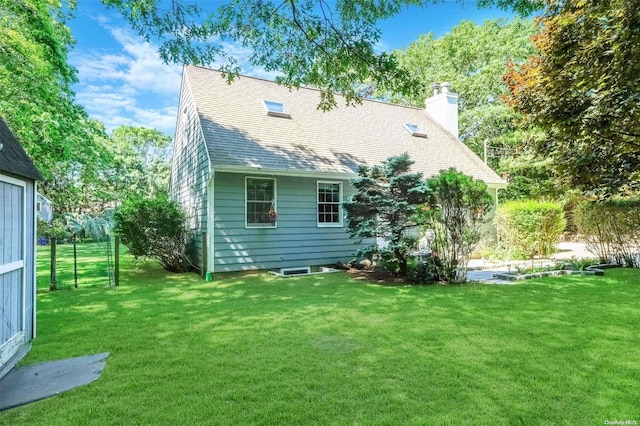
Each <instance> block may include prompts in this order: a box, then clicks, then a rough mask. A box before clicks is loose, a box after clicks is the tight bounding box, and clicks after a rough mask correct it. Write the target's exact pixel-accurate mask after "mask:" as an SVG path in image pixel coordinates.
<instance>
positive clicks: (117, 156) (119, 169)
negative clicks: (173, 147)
mask: <svg viewBox="0 0 640 426" xmlns="http://www.w3.org/2000/svg"><path fill="white" fill-rule="evenodd" d="M170 142H171V138H170V137H169V136H167V135H165V134H164V133H162V132H161V131H159V130H156V129H149V128H145V127H131V126H121V127H118V128H116V129H115V130H114V131H113V132H112V133H111V135H110V136H109V151H110V152H111V154H112V155H113V162H112V164H111V167H109V168H108V169H107V170H105V171H104V174H103V176H104V178H105V181H104V182H103V185H102V189H103V192H105V194H104V196H105V197H110V198H109V201H115V200H118V201H122V200H124V199H126V198H130V197H133V196H140V197H142V196H155V195H156V194H158V193H167V192H168V191H169V174H170V172H171V163H170V157H171V152H170Z"/></svg>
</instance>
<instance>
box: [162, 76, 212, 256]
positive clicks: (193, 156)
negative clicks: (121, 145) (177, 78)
mask: <svg viewBox="0 0 640 426" xmlns="http://www.w3.org/2000/svg"><path fill="white" fill-rule="evenodd" d="M180 99H181V102H180V110H179V115H178V119H177V123H176V135H175V138H174V147H173V162H172V165H171V198H172V199H173V200H176V201H177V202H178V203H180V205H181V206H182V208H183V209H184V211H185V213H186V215H187V226H188V229H189V233H190V239H191V245H192V250H191V253H190V254H191V256H190V257H191V259H190V261H191V262H192V263H193V264H194V265H196V266H197V267H202V266H203V259H202V233H203V232H206V230H207V196H208V194H207V187H208V183H209V179H210V175H211V174H210V169H209V155H208V153H207V149H206V146H205V142H204V137H203V135H202V129H201V126H200V120H199V117H198V112H197V109H196V106H195V104H194V102H193V97H192V96H191V92H190V88H189V84H188V82H186V81H183V84H182V89H181V94H180Z"/></svg>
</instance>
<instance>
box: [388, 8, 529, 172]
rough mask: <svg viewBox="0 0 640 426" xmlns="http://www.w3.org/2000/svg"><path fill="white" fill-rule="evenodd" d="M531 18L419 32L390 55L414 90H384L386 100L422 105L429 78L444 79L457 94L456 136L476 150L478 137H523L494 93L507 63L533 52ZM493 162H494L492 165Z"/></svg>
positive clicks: (507, 143)
mask: <svg viewBox="0 0 640 426" xmlns="http://www.w3.org/2000/svg"><path fill="white" fill-rule="evenodd" d="M535 31H536V27H535V25H534V23H533V21H532V20H522V19H515V20H513V21H510V22H508V21H506V20H493V21H491V20H487V21H485V22H484V23H483V24H482V25H476V24H474V23H473V22H471V21H462V22H461V23H460V24H458V25H456V26H455V27H454V28H453V29H452V30H451V32H449V33H447V34H445V35H444V36H442V37H440V38H438V39H436V38H435V37H434V35H433V34H432V33H429V34H424V35H422V36H420V37H419V38H418V39H417V40H416V41H414V42H413V43H411V45H409V46H408V47H407V48H406V49H402V50H398V51H396V52H394V53H395V55H396V56H397V57H398V59H399V63H400V64H401V65H402V66H403V67H404V69H406V70H407V71H408V72H409V74H410V75H411V76H412V77H413V78H415V79H416V80H417V81H419V84H420V89H419V90H418V92H419V93H418V94H417V95H413V96H404V95H402V94H392V93H384V92H382V91H380V90H377V95H379V96H383V97H387V98H389V99H390V100H392V101H395V102H400V103H405V104H410V105H413V106H416V107H424V100H425V98H427V97H429V96H431V90H432V89H431V84H432V83H433V82H434V81H438V82H440V81H448V82H450V83H451V87H452V90H453V91H454V92H457V93H458V94H459V96H460V97H459V101H458V102H459V104H458V107H459V111H460V116H459V128H460V138H461V139H462V140H463V141H464V142H465V143H466V144H467V146H469V147H470V148H471V149H472V150H473V151H475V152H476V153H477V154H479V155H482V154H483V142H484V140H488V141H489V144H490V145H491V146H493V147H498V148H502V149H504V148H510V147H513V146H514V145H517V144H520V143H521V142H522V140H523V139H525V138H526V135H524V134H523V133H522V132H521V131H519V130H518V128H517V127H516V125H515V118H516V116H517V114H516V113H515V112H514V111H513V109H512V108H510V107H508V106H507V105H506V104H505V103H504V102H503V101H502V100H501V99H500V96H501V95H504V94H506V93H507V92H508V90H507V85H506V84H505V82H504V80H503V76H504V74H505V73H506V71H507V68H506V66H507V65H506V64H507V63H508V62H513V63H523V62H525V61H526V60H527V59H528V58H529V56H531V55H532V54H534V53H535V48H534V45H533V43H532V42H531V36H532V35H533V34H535ZM494 166H495V165H494Z"/></svg>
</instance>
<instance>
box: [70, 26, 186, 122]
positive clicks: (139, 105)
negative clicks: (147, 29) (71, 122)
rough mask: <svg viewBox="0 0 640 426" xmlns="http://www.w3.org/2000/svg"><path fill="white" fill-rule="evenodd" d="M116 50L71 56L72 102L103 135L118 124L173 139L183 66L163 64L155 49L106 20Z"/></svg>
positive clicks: (75, 53)
mask: <svg viewBox="0 0 640 426" xmlns="http://www.w3.org/2000/svg"><path fill="white" fill-rule="evenodd" d="M96 21H97V22H98V23H99V24H100V25H101V26H102V27H103V28H105V29H107V30H108V32H109V34H110V35H111V37H113V40H114V41H115V43H111V44H114V46H115V48H114V49H111V50H109V51H106V50H104V49H91V50H85V51H82V52H74V53H73V54H72V55H71V57H70V62H71V63H72V64H73V65H74V66H75V67H76V68H77V69H78V77H79V81H80V82H79V84H78V85H77V86H76V87H75V90H76V100H77V101H78V102H79V103H80V104H81V105H83V106H84V107H85V108H86V109H87V111H88V113H89V115H90V117H92V118H94V119H96V120H99V121H101V122H102V123H103V124H104V125H105V127H106V128H107V130H108V131H111V130H113V129H114V128H116V127H118V126H122V125H131V126H145V127H151V128H157V129H158V130H161V131H163V132H164V133H167V134H170V135H171V134H173V132H174V128H175V119H176V113H177V108H178V101H179V99H178V97H179V91H180V79H181V75H182V67H180V66H176V65H166V64H164V63H162V61H161V60H160V58H159V57H158V54H157V48H156V47H155V46H153V45H152V44H150V43H148V42H146V41H144V40H142V39H141V38H139V37H136V36H135V35H134V34H132V33H131V32H129V31H127V30H126V29H123V28H120V27H114V26H110V25H109V24H108V20H107V19H105V18H97V19H96Z"/></svg>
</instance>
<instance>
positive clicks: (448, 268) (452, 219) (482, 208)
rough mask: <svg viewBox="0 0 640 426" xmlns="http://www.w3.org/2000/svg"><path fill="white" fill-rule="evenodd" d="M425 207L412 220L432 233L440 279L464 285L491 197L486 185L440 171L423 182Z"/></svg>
mask: <svg viewBox="0 0 640 426" xmlns="http://www.w3.org/2000/svg"><path fill="white" fill-rule="evenodd" d="M427 187H428V188H429V192H430V194H429V199H428V204H427V205H426V206H424V207H423V208H422V209H421V210H420V211H419V212H418V213H417V215H416V216H415V218H414V220H415V221H416V222H417V223H419V224H420V225H421V226H422V227H423V228H426V229H433V230H434V231H435V242H434V246H435V253H434V256H437V258H438V259H439V262H440V263H441V265H439V269H441V272H440V274H439V275H441V276H442V277H443V278H444V279H446V280H448V281H452V282H465V281H466V278H467V263H468V261H469V258H470V257H471V253H472V252H473V250H474V249H475V247H476V246H477V244H478V243H479V242H480V239H481V238H482V235H483V233H482V230H481V228H482V225H484V224H485V223H486V214H487V212H488V211H489V210H490V209H491V206H492V203H493V198H492V197H491V195H490V194H489V192H488V191H487V185H486V184H485V183H484V182H482V181H481V180H478V179H473V178H472V177H471V176H467V175H465V174H463V173H460V172H458V171H457V170H455V169H454V168H451V169H449V170H442V171H441V172H440V174H439V175H438V176H436V177H433V178H430V179H428V180H427Z"/></svg>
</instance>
